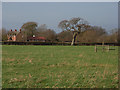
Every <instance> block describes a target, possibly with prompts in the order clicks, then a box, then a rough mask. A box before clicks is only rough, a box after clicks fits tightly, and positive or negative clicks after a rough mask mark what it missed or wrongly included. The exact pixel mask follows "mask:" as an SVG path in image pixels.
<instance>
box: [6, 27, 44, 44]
mask: <svg viewBox="0 0 120 90" xmlns="http://www.w3.org/2000/svg"><path fill="white" fill-rule="evenodd" d="M7 38H8V41H40V42H45V41H46V39H45V37H38V36H37V37H36V36H35V35H33V37H27V35H26V34H25V33H24V32H23V31H21V29H20V30H18V31H17V30H16V29H15V30H14V31H13V30H12V29H11V30H10V31H9V32H8V35H7Z"/></svg>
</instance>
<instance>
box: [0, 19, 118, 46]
mask: <svg viewBox="0 0 120 90" xmlns="http://www.w3.org/2000/svg"><path fill="white" fill-rule="evenodd" d="M75 20H76V18H75ZM72 21H74V19H72ZM65 22H66V20H64V21H62V23H60V25H59V26H61V25H63V26H65V25H66V23H65ZM64 24H65V25H64ZM80 25H81V24H80ZM83 25H84V24H83ZM67 26H68V25H67ZM67 26H66V27H61V28H62V31H61V32H59V33H56V32H55V31H54V30H53V29H48V28H47V25H46V24H43V25H40V26H38V24H37V23H36V22H27V23H24V24H23V25H22V26H21V33H22V35H23V36H24V37H23V39H22V40H21V38H18V39H20V40H18V41H21V42H23V44H24V43H26V44H29V43H30V42H26V41H27V37H32V36H33V35H35V36H36V37H45V39H46V43H47V42H48V41H49V42H57V44H58V43H59V42H72V40H73V39H75V40H74V42H79V43H93V42H95V43H102V42H104V43H117V42H118V29H117V28H116V29H113V30H111V31H110V32H109V33H108V32H107V30H105V29H104V28H102V27H98V26H90V28H87V29H86V30H85V31H84V32H80V31H79V30H77V34H76V36H74V34H75V33H73V31H72V30H74V31H76V30H75V27H72V29H70V30H69V28H70V27H67ZM73 26H74V25H73ZM76 26H79V25H76ZM63 28H68V29H63ZM82 29H83V30H84V28H81V29H80V30H82ZM1 31H2V32H1V33H0V36H2V39H1V41H4V42H3V44H6V43H8V42H6V41H7V40H8V37H7V35H8V34H9V30H6V29H4V28H3V29H2V30H1ZM79 32H80V33H79ZM14 43H15V42H14ZM36 43H37V42H36ZM8 44H11V42H10V43H8ZM16 44H17V42H16ZM19 44H20V42H19ZM42 44H43V43H42ZM49 44H50V43H49ZM52 44H53V43H52Z"/></svg>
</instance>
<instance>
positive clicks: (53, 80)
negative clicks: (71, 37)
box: [2, 45, 118, 88]
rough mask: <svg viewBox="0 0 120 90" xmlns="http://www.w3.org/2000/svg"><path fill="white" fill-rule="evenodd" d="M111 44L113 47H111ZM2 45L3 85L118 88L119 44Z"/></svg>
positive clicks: (18, 86) (5, 86)
mask: <svg viewBox="0 0 120 90" xmlns="http://www.w3.org/2000/svg"><path fill="white" fill-rule="evenodd" d="M111 48H112V47H111ZM115 48H116V50H111V51H109V52H107V51H105V52H102V50H98V52H97V53H96V52H94V46H33V45H31V46H17V45H16V46H15V45H8V46H7V45H6V46H5V45H3V46H2V87H3V88H117V87H118V50H117V49H118V47H115Z"/></svg>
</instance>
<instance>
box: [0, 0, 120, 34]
mask: <svg viewBox="0 0 120 90" xmlns="http://www.w3.org/2000/svg"><path fill="white" fill-rule="evenodd" d="M2 10H3V11H2V16H3V17H2V19H3V20H2V23H3V27H4V28H6V29H8V30H9V29H19V28H20V27H21V26H22V25H23V24H24V23H25V22H28V21H34V22H37V23H38V25H41V24H46V25H47V26H48V28H51V29H54V30H55V31H56V32H59V31H60V29H58V27H57V26H58V23H59V22H60V21H61V20H64V19H68V20H69V19H71V18H73V17H81V18H83V19H85V20H87V21H88V22H89V23H90V24H91V25H92V26H94V25H96V26H102V27H103V28H105V29H106V30H111V29H113V28H117V27H118V3H117V2H111V3H110V2H96V3H95V2H85V3H83V2H75V3H73V2H71V3H68V2H67V3H65V2H64V3H60V2H59V3H55V2H54V3H53V2H45V3H42V2H31V3H30V2H18V3H12V2H11V3H10V2H3V3H2Z"/></svg>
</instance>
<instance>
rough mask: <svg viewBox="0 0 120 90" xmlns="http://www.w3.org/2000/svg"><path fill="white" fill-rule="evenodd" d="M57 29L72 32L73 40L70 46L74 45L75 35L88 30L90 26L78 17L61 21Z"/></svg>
mask: <svg viewBox="0 0 120 90" xmlns="http://www.w3.org/2000/svg"><path fill="white" fill-rule="evenodd" d="M58 27H59V28H61V29H62V30H67V31H72V32H73V39H72V43H71V45H74V43H75V40H76V37H77V35H78V34H80V33H82V32H84V31H86V30H88V28H90V25H89V24H88V22H87V21H85V20H84V19H82V18H79V17H78V18H72V19H71V20H69V21H68V20H63V21H61V22H60V23H59V25H58Z"/></svg>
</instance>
